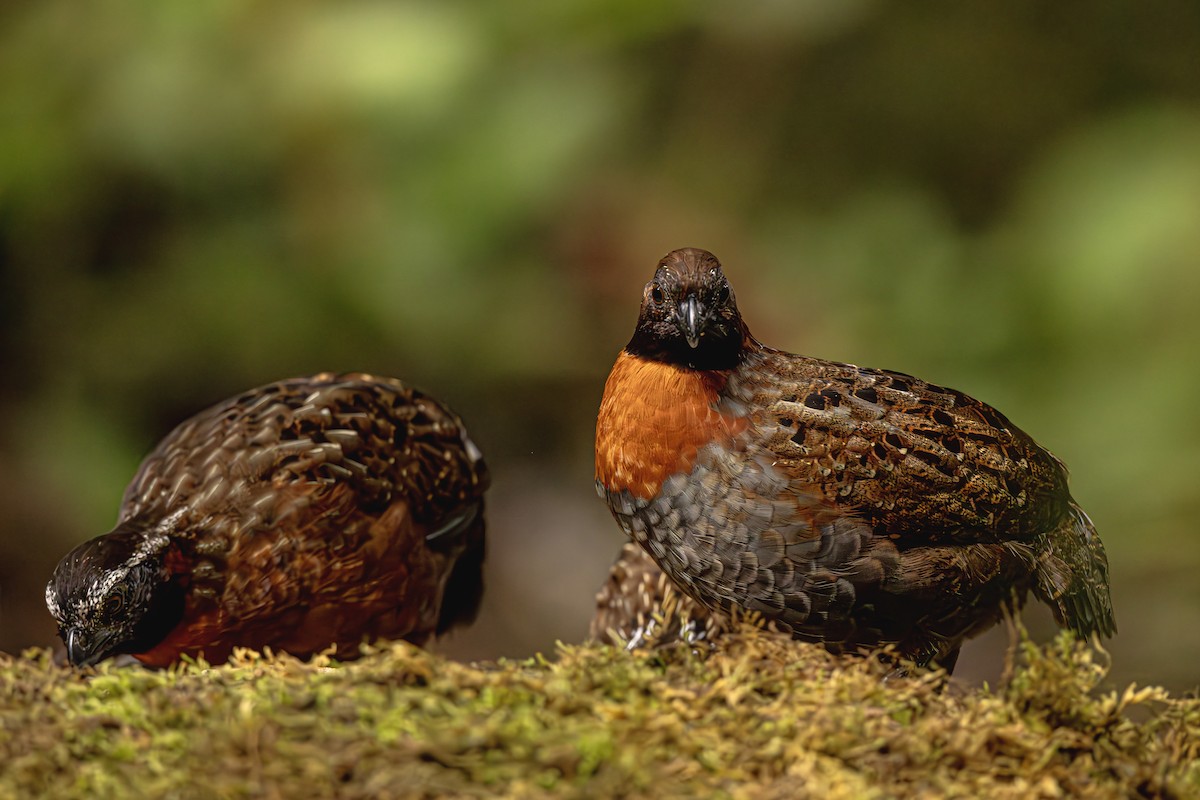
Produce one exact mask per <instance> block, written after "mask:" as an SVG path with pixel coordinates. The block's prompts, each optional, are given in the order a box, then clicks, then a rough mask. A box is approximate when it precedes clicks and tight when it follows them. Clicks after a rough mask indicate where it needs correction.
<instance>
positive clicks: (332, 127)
mask: <svg viewBox="0 0 1200 800" xmlns="http://www.w3.org/2000/svg"><path fill="white" fill-rule="evenodd" d="M680 246H700V247H706V248H708V249H710V250H713V251H714V252H716V253H717V254H718V255H719V256H720V257H721V258H722V260H723V261H724V262H725V265H726V272H727V274H728V275H729V277H730V279H731V280H732V282H733V284H734V286H735V288H736V289H737V292H738V298H739V302H740V305H741V307H742V310H743V313H744V315H745V316H746V318H747V320H748V321H749V323H750V325H751V327H752V329H753V330H754V332H755V333H756V335H757V336H758V337H759V338H760V339H762V340H764V341H765V342H767V343H768V344H771V345H774V346H777V347H781V348H784V349H788V350H793V351H799V352H804V353H808V354H811V355H819V356H823V357H827V358H833V359H837V360H842V361H850V362H854V363H859V364H863V365H870V366H881V367H889V368H893V369H898V370H902V371H905V372H910V373H914V374H917V375H920V376H921V377H924V378H926V379H928V380H931V381H934V382H936V383H940V384H946V385H951V386H954V387H956V388H959V389H962V390H964V391H966V392H968V393H970V394H972V395H975V396H977V397H979V398H981V399H983V400H986V401H988V402H990V403H992V404H993V405H996V406H997V407H999V408H1000V409H1001V410H1002V411H1004V412H1005V414H1007V415H1008V416H1009V417H1010V418H1012V419H1013V420H1014V421H1015V422H1016V423H1017V424H1018V425H1020V426H1021V427H1023V428H1025V429H1026V430H1027V431H1029V432H1030V433H1031V434H1032V435H1033V436H1035V438H1037V439H1038V441H1039V442H1041V443H1042V444H1043V445H1045V446H1046V447H1048V448H1050V449H1051V450H1053V451H1054V452H1055V453H1056V454H1058V455H1059V456H1060V457H1061V458H1062V459H1063V460H1064V461H1066V463H1067V464H1068V465H1069V466H1070V467H1071V469H1072V487H1073V491H1074V494H1075V496H1076V498H1077V499H1078V500H1079V501H1080V502H1081V503H1082V505H1083V506H1084V508H1086V509H1087V510H1088V512H1089V514H1090V515H1091V516H1092V518H1093V519H1094V521H1095V522H1096V524H1097V526H1098V528H1099V530H1100V532H1101V535H1102V537H1103V539H1104V541H1105V543H1106V545H1107V547H1108V552H1109V557H1110V561H1111V564H1112V583H1113V597H1114V603H1115V606H1116V611H1117V618H1118V625H1119V627H1120V630H1121V632H1120V634H1119V636H1118V637H1117V638H1116V639H1115V640H1114V641H1113V642H1112V643H1111V652H1112V654H1113V658H1114V673H1115V675H1114V677H1115V678H1116V679H1117V680H1118V681H1129V680H1137V681H1141V682H1161V683H1165V684H1166V685H1168V686H1170V687H1173V688H1188V687H1194V686H1195V685H1196V684H1197V682H1200V669H1198V668H1197V667H1196V664H1197V663H1200V580H1197V573H1198V572H1200V537H1197V535H1196V525H1197V523H1196V519H1197V517H1198V515H1200V499H1198V498H1200V494H1198V492H1197V488H1196V483H1197V478H1198V477H1200V455H1198V453H1200V421H1198V420H1197V414H1196V409H1195V403H1194V398H1195V397H1196V395H1197V390H1198V389H1200V365H1198V363H1197V362H1198V357H1200V5H1197V4H1196V3H1194V2H1190V1H1184V0H1180V1H1179V2H1156V3H1148V4H1135V3H1132V2H1114V3H1105V4H1094V3H1084V2H1078V1H1077V0H1067V1H1066V2H1058V3H1053V4H1048V3H1044V2H1035V1H1034V0H1016V1H1015V2H1006V3H1003V4H989V5H985V4H961V3H954V2H949V1H948V0H947V1H944V2H928V3H921V4H909V3H887V2H868V1H867V0H807V1H806V2H782V1H781V0H780V1H777V2H767V1H766V0H764V1H763V2H753V3H741V4H733V3H730V4H709V3H697V2H661V3H645V2H617V1H615V0H614V1H612V2H572V3H561V4H543V3H532V2H509V3H495V4H483V3H479V4H469V3H451V2H442V3H397V2H343V3H318V2H303V1H298V0H289V1H288V2H246V1H243V2H231V1H230V0H225V1H224V2H217V1H213V0H186V2H185V1H184V0H174V1H170V0H155V2H148V1H146V2H132V1H130V0H126V1H125V2H115V1H113V0H110V1H108V2H95V3H89V4H80V3H74V2H67V1H66V0H37V2H33V1H32V0H18V1H16V2H9V3H6V4H4V6H3V7H0V356H2V359H3V361H2V364H0V366H2V369H0V508H3V513H2V514H0V649H6V650H15V649H17V648H20V647H23V646H27V645H30V644H35V643H36V644H48V643H50V642H51V641H52V640H53V629H52V625H51V622H50V619H49V617H48V615H47V614H46V612H45V610H44V608H43V606H42V587H43V585H44V582H45V579H46V577H47V576H48V574H49V572H50V570H51V569H52V568H53V565H54V563H55V562H56V561H57V559H58V558H59V557H60V556H61V555H62V554H63V553H65V552H66V550H67V549H69V548H70V547H71V546H73V545H74V544H75V543H76V542H78V541H81V540H83V539H85V538H87V537H90V536H93V535H96V534H99V533H102V532H104V531H105V530H107V529H108V528H109V527H110V526H111V525H112V523H113V521H114V519H115V515H116V511H117V506H118V503H119V499H120V496H121V492H122V489H123V487H124V485H125V483H126V482H127V481H128V480H129V478H130V477H131V476H132V474H133V471H134V469H135V468H136V466H137V463H138V461H139V460H140V458H141V456H142V455H143V454H144V453H145V452H146V451H148V450H149V448H150V447H152V446H153V444H154V443H155V441H156V440H157V439H158V438H160V437H161V436H162V435H164V434H165V433H166V432H167V431H168V430H169V429H170V428H171V427H172V426H173V425H174V424H175V423H177V422H179V421H180V420H182V419H183V418H184V417H186V416H187V415H189V414H191V413H193V412H195V411H197V410H199V409H200V408H203V407H205V406H207V405H209V404H211V403H212V402H215V401H217V400H220V399H222V398H224V397H226V396H229V395H232V394H234V393H237V392H240V391H242V390H244V389H247V388H249V387H251V386H255V385H258V384H262V383H266V382H268V381H271V380H274V379H277V378H281V377H285V376H289V375H296V374H303V373H306V372H315V371H320V370H328V369H332V370H351V369H366V370H371V371H376V372H380V373H386V374H392V375H396V376H398V377H402V378H405V379H407V380H409V381H411V382H413V383H415V384H417V385H419V386H422V387H424V388H426V389H427V390H429V391H431V392H433V393H434V394H437V395H438V396H439V397H441V398H443V399H444V400H446V401H447V402H449V403H450V404H451V405H452V406H454V407H455V408H456V409H457V410H458V411H459V412H460V413H461V414H462V415H463V416H464V418H465V419H466V420H467V422H468V424H469V425H470V427H471V430H472V432H473V434H474V437H475V439H476V440H477V441H478V442H479V443H480V446H481V447H482V448H483V449H484V451H485V453H486V454H487V455H488V457H489V461H490V463H491V466H492V470H493V472H494V475H495V484H494V489H493V491H492V493H491V499H490V503H491V505H490V511H489V520H490V523H491V528H490V542H491V556H490V563H489V573H488V577H489V595H488V598H487V607H486V610H485V612H484V614H483V616H482V617H481V619H480V622H479V624H478V625H477V627H476V628H475V629H473V630H472V631H469V632H466V633H462V634H459V635H457V636H455V637H453V638H452V640H451V641H450V642H449V643H448V644H447V645H446V649H447V651H448V652H450V653H452V654H455V655H458V656H461V657H494V656H499V655H513V656H517V655H525V654H528V653H530V652H532V651H534V650H535V649H541V648H547V647H549V646H551V644H552V642H553V641H554V640H555V639H556V638H559V639H563V640H566V641H577V640H579V639H580V638H582V636H583V634H584V632H585V630H586V624H587V619H588V617H589V615H590V611H591V605H592V598H593V594H594V591H595V589H596V588H597V587H598V586H599V585H600V583H601V581H602V580H603V577H604V575H605V574H606V571H607V565H608V562H609V560H610V559H611V558H612V557H613V556H614V555H615V553H616V551H617V549H618V547H619V545H620V542H621V535H620V533H619V531H618V530H617V528H616V526H615V525H614V524H613V522H612V520H611V519H610V518H609V516H608V512H607V510H606V509H605V508H604V506H603V504H602V503H601V502H599V501H598V500H597V499H596V498H595V496H594V492H593V489H592V466H591V458H592V451H591V438H592V433H593V425H594V419H595V411H596V407H597V404H598V402H599V398H600V393H601V390H602V387H603V382H604V378H605V375H606V373H607V370H608V368H609V366H610V365H611V363H612V360H613V358H614V356H615V355H616V353H617V351H618V350H619V349H620V347H621V346H622V345H623V344H624V342H625V340H626V339H627V338H628V335H629V333H630V332H631V330H632V326H633V321H634V318H635V316H636V313H637V303H638V300H639V297H640V291H641V287H642V285H643V284H644V282H645V281H646V280H647V279H648V278H649V276H650V274H651V272H652V270H653V266H654V264H655V262H656V261H657V259H658V258H659V257H660V256H661V255H662V254H663V253H665V252H666V251H667V250H669V249H672V248H675V247H680ZM1026 617H1027V619H1029V620H1030V623H1031V624H1032V625H1033V626H1034V628H1035V630H1040V631H1042V633H1043V634H1045V632H1046V631H1047V630H1048V628H1049V625H1050V623H1049V621H1048V620H1049V617H1048V615H1047V614H1045V613H1043V612H1036V613H1035V612H1032V611H1031V612H1029V613H1027V614H1026ZM1003 643H1004V639H1003V636H1002V635H999V634H996V635H992V636H990V637H988V638H987V639H986V640H985V641H983V642H981V643H979V644H976V645H972V646H969V647H968V648H967V649H966V650H965V651H964V655H963V660H962V661H961V662H960V673H961V674H962V675H963V676H964V677H966V678H968V679H971V680H980V679H984V678H989V677H994V676H995V675H996V674H997V673H998V671H999V663H998V662H999V655H998V648H1000V647H1002V646H1003Z"/></svg>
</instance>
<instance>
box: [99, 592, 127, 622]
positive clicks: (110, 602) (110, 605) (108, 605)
mask: <svg viewBox="0 0 1200 800" xmlns="http://www.w3.org/2000/svg"><path fill="white" fill-rule="evenodd" d="M123 605H125V598H123V597H121V595H119V594H110V595H109V596H108V598H107V599H105V601H104V614H105V616H108V617H115V616H116V615H117V614H119V613H121V607H122V606H123Z"/></svg>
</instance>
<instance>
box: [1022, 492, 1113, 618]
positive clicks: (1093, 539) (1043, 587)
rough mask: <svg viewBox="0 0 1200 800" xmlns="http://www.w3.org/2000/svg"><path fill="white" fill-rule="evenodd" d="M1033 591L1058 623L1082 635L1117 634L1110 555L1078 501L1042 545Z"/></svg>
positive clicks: (1071, 506)
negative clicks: (1111, 589)
mask: <svg viewBox="0 0 1200 800" xmlns="http://www.w3.org/2000/svg"><path fill="white" fill-rule="evenodd" d="M1034 591H1035V592H1036V593H1037V596H1038V597H1039V598H1041V600H1042V601H1043V602H1045V603H1046V604H1047V605H1049V606H1050V608H1051V610H1052V611H1053V612H1054V617H1055V619H1057V620H1058V622H1059V624H1060V625H1063V626H1064V627H1068V628H1070V629H1071V630H1072V631H1074V632H1075V633H1076V634H1078V635H1079V636H1083V637H1087V636H1089V635H1091V634H1092V633H1099V634H1101V635H1103V636H1112V635H1113V634H1114V633H1116V632H1117V623H1116V620H1115V619H1114V618H1113V609H1112V595H1111V594H1110V593H1109V590H1108V557H1107V556H1106V555H1105V554H1104V545H1103V544H1101V543H1100V537H1099V536H1098V535H1097V534H1096V528H1095V527H1094V526H1093V525H1092V521H1091V520H1090V519H1088V516H1087V514H1085V513H1084V512H1083V509H1081V508H1080V507H1079V506H1078V505H1076V504H1075V503H1074V502H1072V503H1071V505H1070V510H1069V511H1068V513H1067V514H1066V515H1065V516H1064V517H1063V520H1062V522H1061V523H1059V526H1058V527H1057V528H1055V529H1054V530H1052V531H1051V532H1050V533H1049V534H1048V535H1047V536H1046V537H1045V538H1044V540H1043V542H1042V549H1041V557H1040V559H1039V561H1038V566H1037V582H1036V584H1035V586H1034Z"/></svg>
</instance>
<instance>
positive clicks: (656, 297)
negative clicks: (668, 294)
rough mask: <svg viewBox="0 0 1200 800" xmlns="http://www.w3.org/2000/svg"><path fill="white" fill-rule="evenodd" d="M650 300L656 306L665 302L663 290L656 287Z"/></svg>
mask: <svg viewBox="0 0 1200 800" xmlns="http://www.w3.org/2000/svg"><path fill="white" fill-rule="evenodd" d="M650 300H651V301H652V302H653V303H654V304H655V305H658V304H659V303H661V302H662V301H663V290H662V289H660V288H659V287H658V286H657V285H655V286H654V288H653V289H651V290H650Z"/></svg>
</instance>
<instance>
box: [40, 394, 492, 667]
mask: <svg viewBox="0 0 1200 800" xmlns="http://www.w3.org/2000/svg"><path fill="white" fill-rule="evenodd" d="M488 483H489V477H488V471H487V467H486V465H485V462H484V460H483V457H482V455H481V453H480V451H479V448H478V447H476V445H475V444H474V443H473V442H472V441H471V439H470V438H469V437H468V436H467V433H466V430H465V429H464V427H463V424H462V422H461V420H460V419H459V418H458V417H457V416H455V414H454V413H453V412H451V411H450V410H449V409H447V408H446V407H445V406H444V405H442V404H441V403H439V402H437V401H436V400H434V399H433V398H431V397H429V396H428V395H426V394H423V393H421V392H420V391H418V390H416V389H413V388H411V387H409V386H408V385H406V384H404V383H402V382H401V381H399V380H395V379H392V378H385V377H377V376H373V375H368V374H363V373H351V374H341V375H338V374H332V373H322V374H319V375H314V376H311V377H305V378H296V379H290V380H284V381H280V382H277V383H273V384H270V385H267V386H263V387H260V388H257V389H253V390H251V391H248V392H246V393H244V394H242V395H240V396H238V397H235V398H232V399H230V400H227V401H225V402H222V403H218V404H217V405H215V406H213V407H211V408H209V409H207V410H205V411H202V412H200V413H198V414H196V415H195V416H194V417H192V418H190V419H188V420H186V421H185V422H183V423H182V424H180V425H179V426H178V427H177V428H175V429H174V430H173V431H172V432H171V433H170V434H168V435H167V436H166V438H164V439H163V440H162V441H161V442H160V443H159V444H158V446H157V447H156V448H155V449H154V450H153V451H152V452H151V453H150V455H149V456H147V457H146V459H145V460H144V461H143V462H142V465H141V467H140V468H139V469H138V471H137V474H136V475H135V477H134V479H133V482H132V483H131V484H130V485H129V487H128V489H127V490H126V492H125V497H124V501H123V502H122V505H121V510H120V515H119V519H118V521H117V525H116V527H115V528H114V529H113V530H112V531H111V532H109V533H106V534H104V535H102V536H99V537H96V538H94V539H92V540H90V541H87V542H84V543H83V544H81V545H79V546H78V547H76V548H75V549H74V550H72V551H71V552H70V553H68V554H67V555H66V556H65V557H64V558H63V559H62V560H61V561H60V562H59V564H58V566H57V567H56V568H55V570H54V573H53V576H52V577H51V578H50V582H49V584H48V585H47V587H46V605H47V607H48V608H49V610H50V613H51V615H52V616H53V617H54V619H55V620H56V621H57V623H58V630H59V635H60V636H61V637H62V639H63V642H64V643H65V645H66V650H67V657H68V659H69V661H70V662H71V663H72V664H75V665H77V666H86V665H91V664H95V663H96V662H98V661H101V660H103V659H105V658H108V657H110V656H114V655H118V654H130V655H132V656H133V657H134V658H136V659H138V660H139V661H141V662H143V663H144V664H147V665H151V666H166V665H169V664H171V663H173V662H175V661H177V660H178V659H180V657H182V656H185V655H187V656H192V657H196V656H203V658H205V659H206V660H208V661H209V662H210V663H219V662H221V661H224V660H226V659H228V657H229V655H230V654H231V652H232V650H233V648H234V647H247V648H253V649H263V648H272V649H274V650H278V651H285V652H289V653H292V654H294V655H298V656H302V657H303V656H309V655H312V654H314V653H316V652H320V651H324V650H326V649H327V648H330V647H336V648H337V649H336V652H337V655H338V657H354V656H355V655H357V653H358V647H359V645H360V644H361V643H362V642H363V641H364V640H370V639H377V638H395V639H406V640H408V641H411V642H413V643H415V644H422V643H424V642H425V641H426V640H427V639H429V638H430V637H431V636H433V635H435V634H440V633H442V632H444V631H446V630H448V629H450V628H451V627H453V626H455V625H457V624H460V623H466V622H469V621H471V620H472V619H473V618H474V616H475V614H476V612H477V610H478V607H479V603H480V598H481V593H482V589H483V584H482V567H483V558H484V549H485V545H484V519H483V495H484V491H485V490H486V489H487V487H488Z"/></svg>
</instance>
